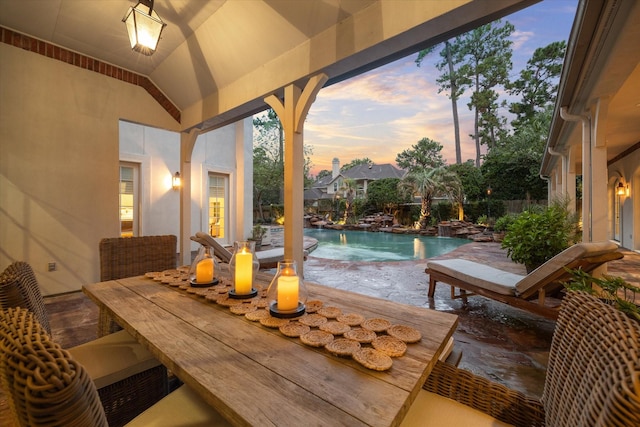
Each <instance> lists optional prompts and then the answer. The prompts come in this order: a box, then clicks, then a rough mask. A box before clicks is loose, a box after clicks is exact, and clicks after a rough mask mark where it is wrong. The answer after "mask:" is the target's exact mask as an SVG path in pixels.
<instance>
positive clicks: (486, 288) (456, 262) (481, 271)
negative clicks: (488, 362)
mask: <svg viewBox="0 0 640 427" xmlns="http://www.w3.org/2000/svg"><path fill="white" fill-rule="evenodd" d="M622 257H623V255H622V253H620V252H619V251H618V245H617V244H615V243H613V242H598V243H578V244H575V245H573V246H571V247H570V248H568V249H565V250H564V251H562V252H561V253H559V254H558V255H556V256H555V257H553V258H551V259H550V260H549V261H547V262H546V263H544V264H543V265H541V266H540V267H538V268H537V269H535V270H534V271H532V272H531V273H530V274H528V275H527V276H522V275H519V274H514V273H509V272H506V271H503V270H499V269H497V268H493V267H490V266H487V265H484V264H480V263H476V262H473V261H468V260H463V259H449V260H435V261H429V262H428V263H427V268H426V270H425V272H426V273H427V274H428V275H429V293H428V295H429V297H431V298H432V297H433V296H434V293H435V290H436V284H437V282H444V283H447V284H449V285H451V298H452V299H455V298H463V300H465V299H466V297H468V296H472V295H482V296H484V297H487V298H490V299H493V300H495V301H500V302H502V303H505V304H508V305H511V306H513V307H517V308H520V309H523V310H527V311H530V312H532V313H536V314H539V315H542V316H545V317H548V318H551V319H555V318H557V316H558V310H559V305H560V301H559V300H558V299H556V298H549V296H551V295H553V294H554V292H557V291H559V290H561V289H562V288H563V285H562V282H563V281H567V280H568V279H569V278H570V273H569V272H567V269H578V268H580V269H582V270H583V271H586V272H590V271H592V270H594V269H595V268H597V267H599V266H601V265H603V264H605V263H607V262H609V261H613V260H616V259H620V258H622ZM455 288H460V294H458V295H456V294H455ZM465 301H466V300H465Z"/></svg>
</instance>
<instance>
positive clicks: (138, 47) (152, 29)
mask: <svg viewBox="0 0 640 427" xmlns="http://www.w3.org/2000/svg"><path fill="white" fill-rule="evenodd" d="M122 22H124V23H125V25H126V27H127V33H129V41H130V42H131V49H133V50H135V51H136V52H140V53H142V54H143V55H147V56H149V55H151V54H153V52H155V51H156V48H157V47H158V42H159V41H160V34H161V33H162V30H163V28H164V27H165V26H166V25H167V24H165V23H164V22H162V19H160V17H159V16H158V14H157V13H156V12H155V11H154V10H153V0H140V1H139V2H138V4H136V5H135V6H133V7H130V8H129V10H128V11H127V13H126V14H125V15H124V18H122Z"/></svg>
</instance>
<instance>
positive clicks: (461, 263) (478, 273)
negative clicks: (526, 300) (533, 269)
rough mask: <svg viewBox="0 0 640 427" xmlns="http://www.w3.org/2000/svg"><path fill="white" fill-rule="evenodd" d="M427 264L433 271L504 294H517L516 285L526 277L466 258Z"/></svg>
mask: <svg viewBox="0 0 640 427" xmlns="http://www.w3.org/2000/svg"><path fill="white" fill-rule="evenodd" d="M427 265H428V266H429V269H431V271H438V272H439V273H443V274H446V275H449V276H454V277H456V278H457V279H459V280H463V281H465V282H467V283H469V284H471V285H474V286H479V287H482V288H485V289H487V290H490V291H492V292H497V293H499V294H503V295H514V296H515V295H516V285H517V284H518V282H520V281H521V280H522V279H523V278H525V277H526V276H522V275H520V274H515V273H510V272H508V271H504V270H499V269H497V268H494V267H490V266H488V265H484V264H480V263H477V262H473V261H468V260H466V259H445V260H441V261H429V262H428V264H427Z"/></svg>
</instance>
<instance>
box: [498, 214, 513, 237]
mask: <svg viewBox="0 0 640 427" xmlns="http://www.w3.org/2000/svg"><path fill="white" fill-rule="evenodd" d="M517 218H518V215H517V214H506V215H503V216H501V217H500V218H498V219H496V223H495V224H494V225H493V231H495V232H496V233H506V232H507V230H508V229H509V226H511V224H513V223H514V222H515V220H516V219H517Z"/></svg>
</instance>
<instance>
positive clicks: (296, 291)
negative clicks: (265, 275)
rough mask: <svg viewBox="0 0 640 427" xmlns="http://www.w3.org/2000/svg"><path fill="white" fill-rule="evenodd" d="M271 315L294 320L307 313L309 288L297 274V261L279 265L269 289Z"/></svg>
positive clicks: (282, 262) (284, 262)
mask: <svg viewBox="0 0 640 427" xmlns="http://www.w3.org/2000/svg"><path fill="white" fill-rule="evenodd" d="M267 299H268V301H269V313H270V314H271V315H272V316H274V317H280V318H285V319H287V318H293V317H298V316H301V315H303V314H304V313H305V310H306V306H305V303H306V302H307V288H306V286H305V284H304V281H303V280H301V279H300V276H298V273H297V266H296V262H295V261H290V260H285V261H281V262H279V263H278V271H277V272H276V275H275V276H274V277H273V280H271V284H270V285H269V288H268V289H267Z"/></svg>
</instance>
